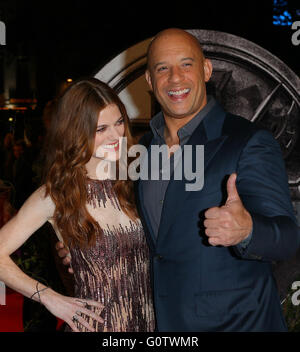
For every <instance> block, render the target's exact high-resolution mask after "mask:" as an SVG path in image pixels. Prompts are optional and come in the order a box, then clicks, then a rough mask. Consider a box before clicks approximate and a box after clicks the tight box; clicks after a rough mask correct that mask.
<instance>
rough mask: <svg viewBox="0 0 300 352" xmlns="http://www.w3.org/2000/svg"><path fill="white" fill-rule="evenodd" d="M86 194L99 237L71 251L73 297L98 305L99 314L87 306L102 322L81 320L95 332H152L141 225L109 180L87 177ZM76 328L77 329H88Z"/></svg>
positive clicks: (151, 309)
mask: <svg viewBox="0 0 300 352" xmlns="http://www.w3.org/2000/svg"><path fill="white" fill-rule="evenodd" d="M87 194H88V204H87V209H88V211H89V212H90V214H91V215H92V216H93V217H94V219H95V220H96V221H97V222H98V223H99V225H100V227H101V229H102V231H103V234H102V237H100V236H99V235H98V234H97V236H96V244H95V245H94V246H91V247H90V248H88V249H80V248H77V247H72V248H70V254H71V258H72V268H73V270H74V279H75V295H74V296H75V297H77V298H83V299H92V300H94V301H99V302H101V303H102V304H103V305H104V309H103V310H102V311H101V310H99V308H96V307H92V306H90V307H88V308H89V309H93V311H94V312H95V313H96V314H100V316H101V317H102V318H103V319H104V323H103V324H100V323H99V322H96V321H94V320H93V319H91V318H90V319H91V321H89V318H88V317H87V316H84V315H83V317H84V318H85V319H86V320H87V321H88V322H89V323H90V324H91V325H92V326H93V327H94V328H95V329H96V331H111V332H113V331H114V332H119V331H120V332H137V331H146V332H147V331H153V330H154V312H153V305H152V292H151V286H150V273H149V250H148V247H147V243H146V240H145V235H144V232H143V228H142V225H141V222H140V220H137V221H136V222H134V221H132V220H131V219H130V218H129V217H128V216H127V215H126V214H125V213H124V212H123V211H122V209H121V208H120V204H119V201H118V199H117V197H116V194H115V192H114V190H113V188H112V183H111V181H110V180H104V181H103V180H102V181H100V180H92V179H88V180H87ZM76 324H77V327H78V329H79V330H80V331H87V330H86V328H85V327H83V326H82V325H81V324H79V323H76ZM67 331H70V328H68V329H67Z"/></svg>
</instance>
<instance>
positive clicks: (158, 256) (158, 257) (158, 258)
mask: <svg viewBox="0 0 300 352" xmlns="http://www.w3.org/2000/svg"><path fill="white" fill-rule="evenodd" d="M155 257H156V259H157V260H162V259H163V256H162V255H160V254H157V255H156V256H155Z"/></svg>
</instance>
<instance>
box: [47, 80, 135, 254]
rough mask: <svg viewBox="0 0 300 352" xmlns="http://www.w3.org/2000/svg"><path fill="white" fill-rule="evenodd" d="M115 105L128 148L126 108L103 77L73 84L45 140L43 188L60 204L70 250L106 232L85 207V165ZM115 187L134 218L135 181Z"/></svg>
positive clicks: (60, 225)
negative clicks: (102, 117) (103, 116)
mask: <svg viewBox="0 0 300 352" xmlns="http://www.w3.org/2000/svg"><path fill="white" fill-rule="evenodd" d="M110 104H115V105H117V106H118V108H119V109H120V112H121V114H122V117H123V118H124V120H125V125H124V127H125V137H127V148H128V149H129V148H130V146H131V145H132V144H133V139H132V135H131V132H130V126H129V119H128V116H127V112H126V109H125V107H124V104H123V103H122V102H121V100H120V98H119V97H118V95H117V94H116V93H115V92H114V90H113V89H111V88H110V87H109V86H108V85H107V84H105V83H103V82H101V81H99V80H98V79H95V78H87V79H82V80H78V81H76V82H74V83H73V84H72V85H71V86H69V87H68V88H67V89H66V91H65V92H64V94H63V95H62V97H61V98H60V99H59V101H58V105H57V111H56V114H54V116H53V120H52V121H51V126H50V129H49V132H48V136H47V138H46V143H47V144H46V145H47V156H46V163H45V170H44V184H45V187H46V196H47V195H50V197H51V198H52V200H53V202H54V204H55V211H54V215H53V221H54V224H55V226H56V227H57V229H58V230H59V232H60V234H61V235H62V238H63V240H64V242H65V243H66V244H67V245H68V246H74V245H76V246H79V247H81V248H82V247H87V246H90V245H92V244H94V243H95V239H96V234H97V233H98V234H99V233H100V234H101V229H100V226H99V224H98V223H97V222H96V221H95V220H94V218H93V217H92V216H91V215H90V214H89V212H88V210H87V207H86V203H87V191H86V177H87V171H86V168H85V165H86V163H87V162H88V161H89V160H90V158H91V157H92V154H93V151H94V141H95V134H96V129H97V123H98V116H99V112H100V111H101V110H102V109H104V108H105V107H106V106H108V105H110ZM126 155H127V153H126ZM128 165H129V164H128ZM113 187H114V190H115V192H116V195H117V197H118V200H119V203H120V206H121V208H122V210H123V211H124V212H125V213H126V214H127V215H128V216H129V217H130V218H131V219H132V220H135V219H136V218H137V211H136V207H135V200H134V191H133V183H132V181H131V180H130V179H128V180H116V181H113Z"/></svg>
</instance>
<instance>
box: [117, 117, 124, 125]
mask: <svg viewBox="0 0 300 352" xmlns="http://www.w3.org/2000/svg"><path fill="white" fill-rule="evenodd" d="M122 123H124V119H123V118H122V119H120V120H118V121H117V123H116V124H117V125H122Z"/></svg>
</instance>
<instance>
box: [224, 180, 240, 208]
mask: <svg viewBox="0 0 300 352" xmlns="http://www.w3.org/2000/svg"><path fill="white" fill-rule="evenodd" d="M236 178H237V174H236V173H233V174H231V175H230V177H229V179H228V181H227V201H226V204H227V203H228V202H232V201H236V200H240V196H239V194H238V191H237V189H236V185H235V182H236Z"/></svg>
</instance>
